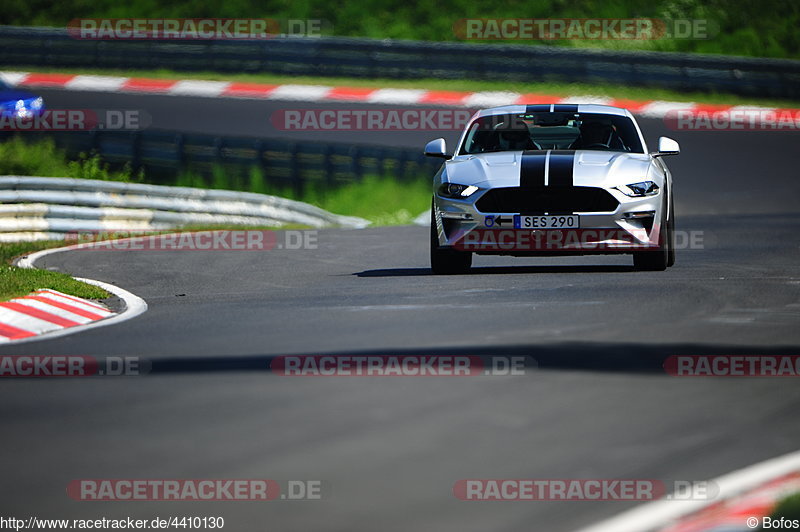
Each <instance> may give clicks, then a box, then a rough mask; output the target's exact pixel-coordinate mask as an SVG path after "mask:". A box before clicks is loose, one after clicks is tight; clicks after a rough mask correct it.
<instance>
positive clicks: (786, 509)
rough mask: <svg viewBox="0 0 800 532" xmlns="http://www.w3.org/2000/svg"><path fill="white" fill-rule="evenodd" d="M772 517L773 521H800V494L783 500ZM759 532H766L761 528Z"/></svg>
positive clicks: (773, 511)
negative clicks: (762, 531) (761, 531)
mask: <svg viewBox="0 0 800 532" xmlns="http://www.w3.org/2000/svg"><path fill="white" fill-rule="evenodd" d="M770 517H771V518H772V519H773V520H776V519H780V518H781V517H783V518H784V519H787V520H798V521H800V493H795V494H793V495H790V496H788V497H786V498H785V499H783V500H781V501H780V502H779V503H778V505H777V506H776V507H775V509H774V510H772V513H771V514H770ZM759 530H764V529H763V528H759Z"/></svg>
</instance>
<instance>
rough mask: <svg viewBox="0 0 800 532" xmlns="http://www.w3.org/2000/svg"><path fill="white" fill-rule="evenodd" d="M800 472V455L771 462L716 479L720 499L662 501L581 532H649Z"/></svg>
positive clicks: (789, 455)
mask: <svg viewBox="0 0 800 532" xmlns="http://www.w3.org/2000/svg"><path fill="white" fill-rule="evenodd" d="M798 469H800V451H794V452H792V453H789V454H784V455H782V456H778V457H777V458H770V459H769V460H765V461H763V462H759V463H757V464H754V465H751V466H747V467H744V468H742V469H738V470H736V471H733V472H731V473H728V474H725V475H722V476H720V477H717V478H715V479H713V480H712V481H711V482H715V483H716V484H717V486H719V496H718V497H716V498H714V499H709V500H705V501H672V500H664V499H662V500H658V501H653V502H650V503H647V504H643V505H641V506H637V507H635V508H633V509H631V510H628V511H626V512H622V513H620V514H617V515H616V516H614V517H611V518H609V519H606V520H604V521H601V522H599V523H597V524H594V525H590V526H588V527H586V528H581V529H580V530H578V531H577V532H647V531H650V530H653V529H656V528H657V527H662V526H665V525H667V524H668V523H669V522H670V521H672V520H674V519H678V518H681V517H685V516H687V515H689V514H692V513H695V512H698V511H700V510H702V509H703V508H706V507H707V506H711V505H712V504H717V503H719V502H721V501H724V500H726V499H730V498H732V497H735V496H737V495H740V494H741V493H743V492H745V491H747V490H750V489H753V488H755V487H757V486H759V485H761V484H764V483H765V482H768V481H770V480H774V479H776V478H778V477H781V476H783V475H786V474H788V473H791V472H793V471H797V470H798Z"/></svg>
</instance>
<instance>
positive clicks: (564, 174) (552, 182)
mask: <svg viewBox="0 0 800 532" xmlns="http://www.w3.org/2000/svg"><path fill="white" fill-rule="evenodd" d="M574 164H575V150H553V151H551V152H550V165H549V172H548V176H547V183H548V185H549V186H551V187H571V186H572V177H573V172H572V169H573V167H574Z"/></svg>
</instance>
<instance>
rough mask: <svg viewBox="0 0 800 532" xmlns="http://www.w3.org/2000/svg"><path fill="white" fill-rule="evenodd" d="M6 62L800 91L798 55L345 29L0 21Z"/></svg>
mask: <svg viewBox="0 0 800 532" xmlns="http://www.w3.org/2000/svg"><path fill="white" fill-rule="evenodd" d="M0 64H3V65H5V66H7V67H11V66H15V65H17V66H41V67H59V68H70V67H71V68H79V67H83V68H111V69H159V68H167V69H171V70H176V71H205V72H207V71H218V72H231V73H233V72H236V73H242V72H269V73H275V74H287V75H295V76H299V75H313V76H338V77H360V78H389V79H409V78H437V79H472V80H492V81H499V80H502V81H529V82H534V81H537V82H541V81H558V82H581V83H587V84H589V83H614V84H621V85H635V86H643V87H663V88H671V89H676V90H708V91H716V92H727V93H735V94H742V95H749V96H760V97H783V98H796V97H798V96H800V61H793V60H784V59H761V58H747V57H733V56H722V55H719V56H717V55H703V54H680V53H667V52H627V51H625V52H623V51H611V50H585V49H583V50H578V49H574V48H564V47H557V46H534V45H497V44H474V43H459V42H449V43H439V42H421V41H399V40H378V39H361V38H342V37H319V38H291V39H266V40H260V41H236V40H207V41H200V40H191V41H175V40H171V41H158V40H154V41H122V40H120V41H109V40H80V39H74V38H71V37H70V36H69V35H68V34H67V31H66V29H63V28H31V27H14V26H0Z"/></svg>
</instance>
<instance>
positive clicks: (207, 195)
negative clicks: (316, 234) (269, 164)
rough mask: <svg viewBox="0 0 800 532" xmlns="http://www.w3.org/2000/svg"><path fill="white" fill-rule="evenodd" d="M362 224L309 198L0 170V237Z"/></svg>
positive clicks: (30, 237) (51, 237) (32, 237)
mask: <svg viewBox="0 0 800 532" xmlns="http://www.w3.org/2000/svg"><path fill="white" fill-rule="evenodd" d="M287 223H290V224H302V225H308V226H311V227H328V226H338V227H351V228H358V227H365V226H367V225H368V224H369V222H368V221H367V220H364V219H362V218H356V217H352V216H340V215H336V214H332V213H330V212H327V211H325V210H322V209H320V208H318V207H315V206H313V205H309V204H308V203H303V202H299V201H293V200H288V199H285V198H279V197H276V196H268V195H265V194H254V193H250V192H234V191H230V190H207V189H199V188H188V187H165V186H160V185H144V184H138V183H120V182H114V181H97V180H93V179H68V178H57V177H24V176H0V242H3V241H5V242H8V241H19V240H42V239H63V238H64V237H65V234H66V233H71V232H76V231H158V230H167V229H174V228H178V227H184V226H187V225H212V224H225V225H250V226H253V225H263V226H275V227H278V226H280V225H283V224H287Z"/></svg>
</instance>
